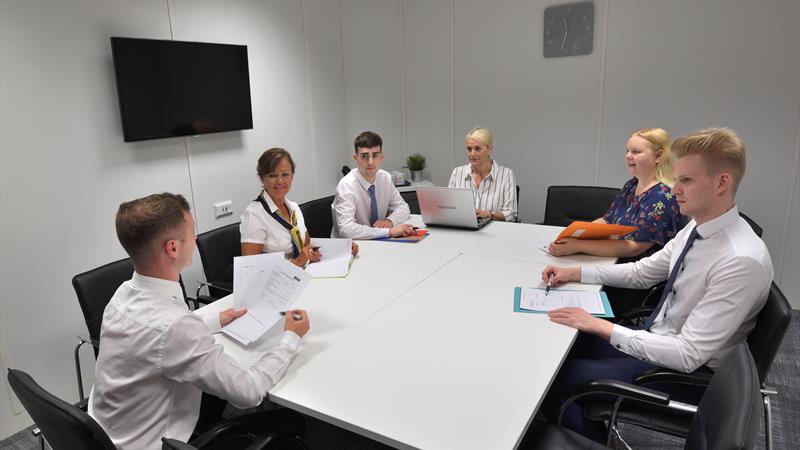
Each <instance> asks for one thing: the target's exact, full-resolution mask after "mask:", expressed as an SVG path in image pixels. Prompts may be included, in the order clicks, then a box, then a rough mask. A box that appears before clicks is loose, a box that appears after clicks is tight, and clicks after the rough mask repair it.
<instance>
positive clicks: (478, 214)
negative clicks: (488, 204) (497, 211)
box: [475, 209, 492, 219]
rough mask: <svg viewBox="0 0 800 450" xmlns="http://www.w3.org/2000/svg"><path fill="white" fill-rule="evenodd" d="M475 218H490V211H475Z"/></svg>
mask: <svg viewBox="0 0 800 450" xmlns="http://www.w3.org/2000/svg"><path fill="white" fill-rule="evenodd" d="M475 216H476V217H477V218H479V219H485V218H487V217H492V213H491V212H490V211H486V210H485V209H476V210H475Z"/></svg>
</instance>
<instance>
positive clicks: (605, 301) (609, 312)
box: [514, 287, 614, 318]
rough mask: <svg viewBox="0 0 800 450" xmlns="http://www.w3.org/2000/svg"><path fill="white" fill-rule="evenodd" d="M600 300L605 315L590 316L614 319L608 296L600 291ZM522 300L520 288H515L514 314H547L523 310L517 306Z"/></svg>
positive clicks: (545, 312)
mask: <svg viewBox="0 0 800 450" xmlns="http://www.w3.org/2000/svg"><path fill="white" fill-rule="evenodd" d="M598 293H599V294H600V299H601V300H602V301H603V309H604V310H605V311H606V312H605V314H592V315H593V316H595V317H609V318H610V317H614V311H613V310H612V309H611V303H609V302H608V296H607V295H606V293H605V292H603V291H600V292H598ZM521 298H522V288H521V287H515V288H514V312H519V313H530V314H547V311H537V310H533V309H523V308H522V307H520V306H519V302H520V299H521Z"/></svg>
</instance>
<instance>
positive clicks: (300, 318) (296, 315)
mask: <svg viewBox="0 0 800 450" xmlns="http://www.w3.org/2000/svg"><path fill="white" fill-rule="evenodd" d="M285 315H286V311H281V316H285ZM292 319H294V320H303V316H302V315H300V314H292Z"/></svg>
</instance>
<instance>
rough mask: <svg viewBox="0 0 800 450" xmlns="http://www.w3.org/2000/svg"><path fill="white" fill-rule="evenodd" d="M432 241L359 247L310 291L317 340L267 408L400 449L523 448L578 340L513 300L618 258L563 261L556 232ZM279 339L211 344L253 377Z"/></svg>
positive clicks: (307, 298) (504, 229)
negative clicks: (548, 278)
mask: <svg viewBox="0 0 800 450" xmlns="http://www.w3.org/2000/svg"><path fill="white" fill-rule="evenodd" d="M411 221H412V223H416V224H418V225H421V223H420V222H419V218H418V217H413V218H412V220H411ZM430 231H431V235H430V236H428V237H427V238H426V239H425V240H423V241H421V242H419V243H415V244H405V243H397V242H385V241H359V245H360V248H361V250H360V252H359V257H358V258H357V259H356V260H355V261H354V262H353V265H352V267H351V271H350V274H349V275H348V276H347V277H346V278H339V279H315V280H312V281H311V283H309V285H308V287H307V288H306V290H305V291H304V292H303V293H302V294H301V296H300V297H299V298H298V300H297V302H296V303H295V306H296V307H298V308H304V309H306V310H308V313H309V318H310V320H311V331H310V332H309V333H308V334H307V335H306V336H305V337H304V339H303V344H302V347H301V350H300V352H299V353H298V355H297V357H296V358H295V360H294V361H293V362H292V365H291V366H290V367H289V369H288V370H287V372H286V374H285V375H284V377H283V379H282V380H281V381H280V382H279V383H278V384H277V385H276V386H275V387H274V388H273V389H272V390H270V392H269V397H270V399H271V400H272V401H274V402H276V403H278V404H282V405H285V406H287V407H289V408H292V409H295V410H297V411H300V412H302V413H304V414H308V415H310V416H313V417H316V418H319V419H321V420H324V421H327V422H330V423H332V424H335V425H337V426H340V427H342V428H345V429H348V430H351V431H354V432H357V433H359V434H362V435H365V436H368V437H370V438H372V439H375V440H377V441H380V442H383V443H385V444H388V445H391V446H394V447H398V448H423V449H468V448H480V449H484V448H491V449H505V448H515V447H516V446H517V445H518V444H519V441H520V439H521V438H522V436H523V435H524V433H525V430H526V429H527V427H528V425H529V423H530V421H531V420H532V418H533V416H534V413H535V412H536V410H537V409H538V407H539V404H540V402H541V400H542V398H543V396H544V394H545V393H546V392H547V389H548V387H549V386H550V383H551V382H552V379H553V377H554V375H555V373H556V372H557V371H558V368H559V367H560V365H561V363H562V361H563V359H564V357H565V355H566V353H567V352H568V351H569V348H570V346H571V345H572V342H573V340H574V338H575V335H576V332H575V331H574V330H573V329H571V328H568V327H565V326H561V325H557V324H554V323H552V322H550V321H549V320H548V319H547V316H546V315H540V314H525V313H515V312H513V288H514V287H515V286H537V285H540V281H539V279H540V273H541V271H542V270H543V269H544V267H545V266H546V265H547V264H559V265H576V264H613V263H614V258H600V257H593V256H585V255H581V256H577V257H570V258H555V257H552V256H550V255H548V254H547V253H545V252H542V251H541V250H538V249H536V248H535V245H536V242H538V241H547V240H552V239H553V238H554V237H555V236H556V235H557V234H558V232H559V231H560V228H558V227H546V226H541V225H530V224H512V223H501V222H496V223H491V224H489V225H488V226H486V227H485V228H483V229H482V230H480V231H460V230H447V229H440V228H433V229H431V230H430ZM565 288H568V289H581V290H598V289H599V288H600V286H599V285H581V284H577V283H571V284H569V285H567V286H566V287H565ZM231 302H232V299H231V297H230V296H229V297H226V298H224V299H221V300H219V301H217V302H214V303H212V304H210V305H208V306H205V307H204V308H203V309H204V310H211V311H216V310H222V309H225V308H227V307H229V306H230V305H231ZM281 331H282V327H281V326H278V325H276V326H275V327H273V328H272V329H270V330H269V331H268V332H267V334H265V336H264V337H262V338H261V339H260V340H259V341H257V342H256V343H253V344H251V345H250V346H248V347H247V348H245V347H242V346H241V345H239V344H238V343H236V342H234V341H232V340H230V339H228V338H227V337H225V336H224V335H221V334H217V335H215V338H216V340H217V342H218V343H221V344H222V345H223V346H224V347H225V352H226V353H228V354H229V355H231V356H232V357H233V358H234V359H236V360H237V361H239V362H240V363H242V364H244V365H249V364H251V363H252V362H254V361H255V360H257V359H258V358H259V357H260V355H261V354H263V352H264V351H265V350H266V349H268V348H270V347H271V346H273V345H275V344H276V343H277V341H278V339H279V337H280V333H281Z"/></svg>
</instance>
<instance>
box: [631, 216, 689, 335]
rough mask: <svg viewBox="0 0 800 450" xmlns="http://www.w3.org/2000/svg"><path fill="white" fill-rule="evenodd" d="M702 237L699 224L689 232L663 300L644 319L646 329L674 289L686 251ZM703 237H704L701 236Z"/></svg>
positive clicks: (665, 289)
mask: <svg viewBox="0 0 800 450" xmlns="http://www.w3.org/2000/svg"><path fill="white" fill-rule="evenodd" d="M698 237H700V235H698V234H697V226H695V227H694V229H693V230H692V232H691V233H689V239H687V240H686V246H685V247H683V251H682V252H681V254H680V256H678V259H677V260H676V261H675V265H674V266H672V272H670V273H669V278H667V284H666V285H665V286H664V292H663V293H661V300H659V301H658V305H656V309H654V310H653V312H652V313H650V316H648V317H647V320H645V321H644V326H643V327H644V329H645V330H650V327H651V326H653V322H655V321H656V316H658V313H659V311H661V308H662V307H663V306H664V302H665V301H666V300H667V297H668V296H669V293H670V292H671V291H672V286H674V285H675V279H676V278H678V272H680V271H681V266H683V259H684V258H685V257H686V253H687V252H688V251H689V249H690V248H692V245H693V244H694V240H695V239H697V238H698ZM700 239H702V237H700Z"/></svg>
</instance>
